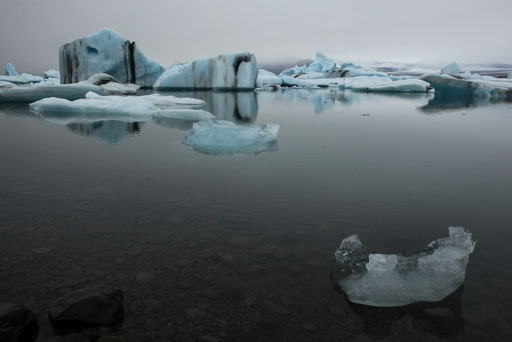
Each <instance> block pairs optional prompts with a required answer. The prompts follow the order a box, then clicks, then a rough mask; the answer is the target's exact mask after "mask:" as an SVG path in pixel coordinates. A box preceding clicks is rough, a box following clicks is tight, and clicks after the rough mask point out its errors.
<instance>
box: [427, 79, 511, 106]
mask: <svg viewBox="0 0 512 342" xmlns="http://www.w3.org/2000/svg"><path fill="white" fill-rule="evenodd" d="M420 79H421V80H423V81H426V82H428V83H430V85H431V86H432V87H434V88H435V90H436V92H446V93H450V94H451V95H452V96H460V97H465V96H466V97H477V98H480V99H485V98H488V99H493V100H506V99H512V80H510V79H507V78H495V77H492V76H480V75H476V74H475V75H471V74H457V75H446V74H443V75H440V74H426V75H423V76H421V77H420Z"/></svg>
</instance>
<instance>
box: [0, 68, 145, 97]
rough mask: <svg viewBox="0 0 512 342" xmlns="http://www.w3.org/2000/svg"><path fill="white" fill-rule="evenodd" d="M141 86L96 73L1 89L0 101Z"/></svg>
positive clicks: (121, 90) (131, 89)
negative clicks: (77, 78) (69, 81)
mask: <svg viewBox="0 0 512 342" xmlns="http://www.w3.org/2000/svg"><path fill="white" fill-rule="evenodd" d="M139 88H140V86H139V85H136V84H131V83H120V82H119V81H118V80H116V79H115V78H114V77H112V76H110V75H107V74H95V75H92V76H91V77H90V78H89V79H88V80H85V81H81V82H78V83H72V84H60V83H59V80H58V79H57V78H53V77H52V78H48V79H44V80H43V81H42V82H39V83H36V84H31V85H21V86H16V87H10V89H0V102H33V101H38V100H41V99H44V98H47V97H58V98H62V99H67V100H76V99H81V98H84V97H85V95H86V94H87V93H88V92H94V93H96V94H100V95H111V94H135V93H136V92H137V89H139Z"/></svg>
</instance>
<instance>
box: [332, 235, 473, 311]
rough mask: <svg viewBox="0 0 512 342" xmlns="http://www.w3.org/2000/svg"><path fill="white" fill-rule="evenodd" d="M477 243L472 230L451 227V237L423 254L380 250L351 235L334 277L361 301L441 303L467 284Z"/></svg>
mask: <svg viewBox="0 0 512 342" xmlns="http://www.w3.org/2000/svg"><path fill="white" fill-rule="evenodd" d="M475 244H476V242H475V241H473V239H472V237H471V233H470V232H469V230H467V229H464V228H462V227H450V228H449V236H448V237H445V238H441V239H438V240H435V241H433V242H431V243H430V244H429V245H428V248H427V249H425V250H424V251H422V252H419V253H417V254H412V255H402V254H374V253H370V252H369V251H368V250H367V249H366V247H365V246H364V245H363V244H362V243H361V241H360V240H359V237H358V236H357V235H351V236H349V237H347V238H346V239H344V240H343V241H342V242H341V244H340V247H339V248H338V249H337V250H336V253H335V254H334V261H333V268H332V280H333V282H334V284H335V285H336V286H337V287H339V288H341V290H342V291H343V292H344V293H345V294H346V295H347V296H348V298H349V300H350V301H352V302H355V303H359V304H365V305H371V306H380V307H392V306H402V305H407V304H411V303H415V302H437V301H440V300H442V299H443V298H445V297H446V296H448V295H450V294H451V293H452V292H454V291H455V290H457V288H458V287H459V286H461V285H462V283H463V282H464V278H465V274H466V266H467V264H468V262H469V254H471V253H472V252H473V250H474V248H475Z"/></svg>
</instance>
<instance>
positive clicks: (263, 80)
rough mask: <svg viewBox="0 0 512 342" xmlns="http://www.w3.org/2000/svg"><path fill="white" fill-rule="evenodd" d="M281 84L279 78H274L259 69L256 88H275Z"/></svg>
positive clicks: (274, 75)
mask: <svg viewBox="0 0 512 342" xmlns="http://www.w3.org/2000/svg"><path fill="white" fill-rule="evenodd" d="M282 83H283V80H282V79H281V77H279V76H276V74H274V73H273V72H270V71H267V70H264V69H260V70H259V71H258V77H257V79H256V87H257V88H276V87H278V86H280V85H281V84H282Z"/></svg>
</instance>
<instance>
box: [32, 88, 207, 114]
mask: <svg viewBox="0 0 512 342" xmlns="http://www.w3.org/2000/svg"><path fill="white" fill-rule="evenodd" d="M202 105H204V101H201V100H197V99H191V98H178V97H175V96H162V95H158V94H152V95H144V96H114V95H112V96H102V95H98V94H96V93H94V92H88V93H87V94H86V95H85V99H79V100H75V101H69V100H66V99H62V98H56V97H50V98H45V99H42V100H39V101H36V102H33V103H31V104H30V109H31V110H32V111H33V112H36V113H38V114H45V113H65V114H72V113H75V114H82V115H86V117H88V116H89V115H90V114H96V115H100V116H104V115H108V116H110V117H115V116H131V115H135V116H140V115H142V116H143V115H146V116H151V115H169V116H172V115H173V114H174V113H175V112H176V110H177V109H178V110H180V111H182V110H183V109H184V108H190V107H197V106H202ZM175 115H179V116H181V117H183V116H185V115H186V114H184V112H181V114H175ZM190 115H194V117H193V118H192V119H195V116H196V115H197V114H195V113H190Z"/></svg>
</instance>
